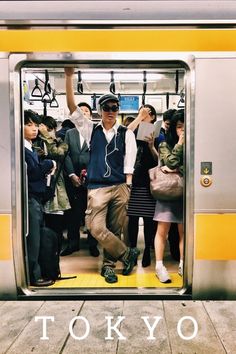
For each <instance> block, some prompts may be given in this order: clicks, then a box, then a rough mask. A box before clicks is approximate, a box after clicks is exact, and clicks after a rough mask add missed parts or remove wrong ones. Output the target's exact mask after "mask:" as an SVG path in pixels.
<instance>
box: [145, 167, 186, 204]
mask: <svg viewBox="0 0 236 354" xmlns="http://www.w3.org/2000/svg"><path fill="white" fill-rule="evenodd" d="M148 173H149V177H150V190H151V194H152V196H153V198H154V199H158V200H166V201H168V200H170V201H171V200H176V199H179V198H181V197H182V195H183V187H184V179H183V177H182V176H181V175H180V174H179V173H177V172H171V173H164V172H162V170H161V167H159V166H156V167H153V168H151V169H150V170H148Z"/></svg>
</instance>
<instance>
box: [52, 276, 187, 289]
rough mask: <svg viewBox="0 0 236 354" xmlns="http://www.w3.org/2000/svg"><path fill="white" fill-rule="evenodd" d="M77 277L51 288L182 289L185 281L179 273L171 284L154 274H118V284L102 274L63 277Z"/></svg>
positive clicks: (58, 282)
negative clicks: (161, 280) (106, 279)
mask: <svg viewBox="0 0 236 354" xmlns="http://www.w3.org/2000/svg"><path fill="white" fill-rule="evenodd" d="M75 275H76V276H77V278H74V279H65V280H59V281H56V282H55V284H54V285H52V286H51V287H50V288H87V289H88V288H89V289H91V288H117V289H120V288H139V289H140V288H144V289H145V288H152V289H153V288H154V289H155V288H156V289H158V288H173V287H174V288H181V287H182V286H183V279H182V278H181V277H180V276H179V275H178V274H177V273H170V276H171V280H172V282H171V283H168V284H164V283H161V282H160V281H159V280H158V279H157V277H156V275H155V274H154V273H148V274H131V275H128V276H123V275H120V274H117V276H118V282H117V283H114V284H109V283H107V282H106V281H105V279H104V278H103V277H102V276H101V275H100V274H91V273H88V274H86V273H83V274H62V277H63V276H64V277H67V276H68V277H69V276H75Z"/></svg>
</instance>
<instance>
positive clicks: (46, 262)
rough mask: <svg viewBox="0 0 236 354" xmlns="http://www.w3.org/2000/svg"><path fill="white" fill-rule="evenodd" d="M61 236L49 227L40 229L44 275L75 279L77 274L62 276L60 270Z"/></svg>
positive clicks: (42, 271) (42, 270)
mask: <svg viewBox="0 0 236 354" xmlns="http://www.w3.org/2000/svg"><path fill="white" fill-rule="evenodd" d="M60 249H61V244H60V237H59V235H58V234H57V233H56V232H55V231H54V230H52V229H50V228H49V227H45V226H44V227H42V228H41V230H40V252H39V265H40V269H41V274H42V277H43V278H45V279H50V280H64V279H74V278H77V277H76V275H75V276H70V277H62V276H61V270H60Z"/></svg>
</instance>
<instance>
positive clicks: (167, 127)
mask: <svg viewBox="0 0 236 354" xmlns="http://www.w3.org/2000/svg"><path fill="white" fill-rule="evenodd" d="M169 128H170V120H169V119H167V120H166V121H165V122H164V129H165V131H166V132H167V131H168V130H169Z"/></svg>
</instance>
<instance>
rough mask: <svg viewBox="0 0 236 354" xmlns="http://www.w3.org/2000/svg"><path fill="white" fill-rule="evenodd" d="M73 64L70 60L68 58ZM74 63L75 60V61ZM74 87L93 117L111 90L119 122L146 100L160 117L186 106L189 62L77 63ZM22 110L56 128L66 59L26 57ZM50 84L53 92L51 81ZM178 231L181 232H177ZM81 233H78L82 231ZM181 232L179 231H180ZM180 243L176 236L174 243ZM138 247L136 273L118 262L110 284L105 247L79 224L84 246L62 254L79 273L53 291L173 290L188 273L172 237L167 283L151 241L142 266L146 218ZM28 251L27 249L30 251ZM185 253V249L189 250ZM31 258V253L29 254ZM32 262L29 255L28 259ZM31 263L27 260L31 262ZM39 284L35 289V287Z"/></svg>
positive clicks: (62, 111)
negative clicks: (92, 246) (181, 271)
mask: <svg viewBox="0 0 236 354" xmlns="http://www.w3.org/2000/svg"><path fill="white" fill-rule="evenodd" d="M67 65H68V64H67ZM70 65H71V66H72V64H70ZM74 66H75V75H74V92H75V98H76V103H77V104H78V103H79V102H87V103H88V104H89V105H90V106H91V107H92V111H93V120H94V121H98V120H99V119H100V117H99V115H98V114H97V110H96V103H97V100H98V98H99V97H100V96H101V95H102V94H104V93H107V92H113V93H115V94H117V95H118V96H119V99H120V112H119V116H118V120H119V122H120V123H121V124H122V123H123V122H124V119H125V118H126V117H128V116H132V117H136V116H137V113H138V109H139V107H140V106H141V105H142V104H144V103H146V104H151V105H152V106H154V108H155V109H156V112H157V122H158V121H161V120H162V114H163V112H165V111H166V110H167V109H170V108H174V109H180V108H185V104H186V102H185V101H186V68H185V67H184V66H183V64H182V63H170V62H168V63H160V64H158V65H153V64H145V63H144V64H142V65H140V64H135V63H133V64H126V65H124V64H123V65H120V64H117V63H116V64H114V63H112V64H111V63H107V64H104V63H103V64H99V65H98V64H97V63H95V64H91V63H89V65H88V64H86V63H84V64H78V63H76V64H75V65H74ZM20 79H21V104H22V112H23V110H26V109H31V110H33V111H36V112H38V113H39V114H44V115H49V116H52V117H54V118H55V119H56V121H57V129H59V128H60V126H61V123H62V122H63V121H64V120H65V119H67V118H68V117H69V110H68V108H67V104H66V93H65V74H64V68H63V65H62V64H61V65H59V64H58V63H54V64H53V63H50V64H48V63H46V64H43V63H35V62H34V63H33V64H32V63H26V64H24V65H23V67H22V68H21V70H20ZM48 84H50V87H51V90H50V91H51V92H47V89H45V88H46V87H49V86H48ZM175 234H176V235H177V232H175ZM78 237H79V235H78ZM176 237H178V236H176ZM66 242H67V229H66V224H65V229H64V233H63V245H65V244H66ZM176 245H177V243H176V240H175V246H176ZM138 248H139V249H140V251H141V254H140V256H139V259H138V263H137V266H136V267H135V268H134V270H133V272H132V274H131V275H129V276H127V277H125V276H122V275H121V273H122V263H120V262H118V264H117V267H116V273H117V275H118V279H119V281H118V282H117V283H115V284H108V283H106V282H105V280H104V278H103V277H101V275H100V269H101V264H102V249H101V248H100V246H98V249H99V251H100V256H99V257H92V256H91V255H90V253H89V249H88V242H87V233H86V227H85V225H83V224H82V225H81V230H80V250H79V251H77V252H74V253H72V254H70V255H67V256H64V257H60V268H61V273H62V276H63V277H70V276H76V278H73V279H65V280H60V281H56V282H55V284H54V285H53V286H51V287H49V288H47V289H48V291H53V290H54V291H60V289H73V290H74V291H80V292H83V291H84V292H86V291H93V289H94V291H95V292H99V293H102V292H103V291H108V292H109V291H110V292H116V291H120V292H121V293H122V292H127V291H133V292H134V293H137V292H140V291H142V292H145V291H147V292H152V293H154V294H155V293H156V292H157V291H162V290H164V291H167V292H168V291H171V290H172V291H174V290H177V291H178V290H180V289H181V288H182V287H183V283H184V282H183V278H181V277H180V276H179V275H178V272H177V270H178V255H177V253H178V252H176V250H173V245H172V249H171V244H170V243H169V242H167V245H166V250H165V258H164V263H165V265H166V267H167V268H168V270H169V271H170V273H171V278H172V282H171V283H170V284H163V283H160V282H159V281H158V279H157V278H156V276H155V253H154V246H153V245H152V246H151V265H150V266H148V267H143V266H142V256H143V251H144V236H143V220H142V218H140V219H139V234H138ZM26 253H27V252H26ZM185 257H186V254H185ZM26 259H27V257H26ZM26 263H27V261H26ZM26 269H27V266H26ZM31 290H32V288H31ZM33 290H34V289H33Z"/></svg>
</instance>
